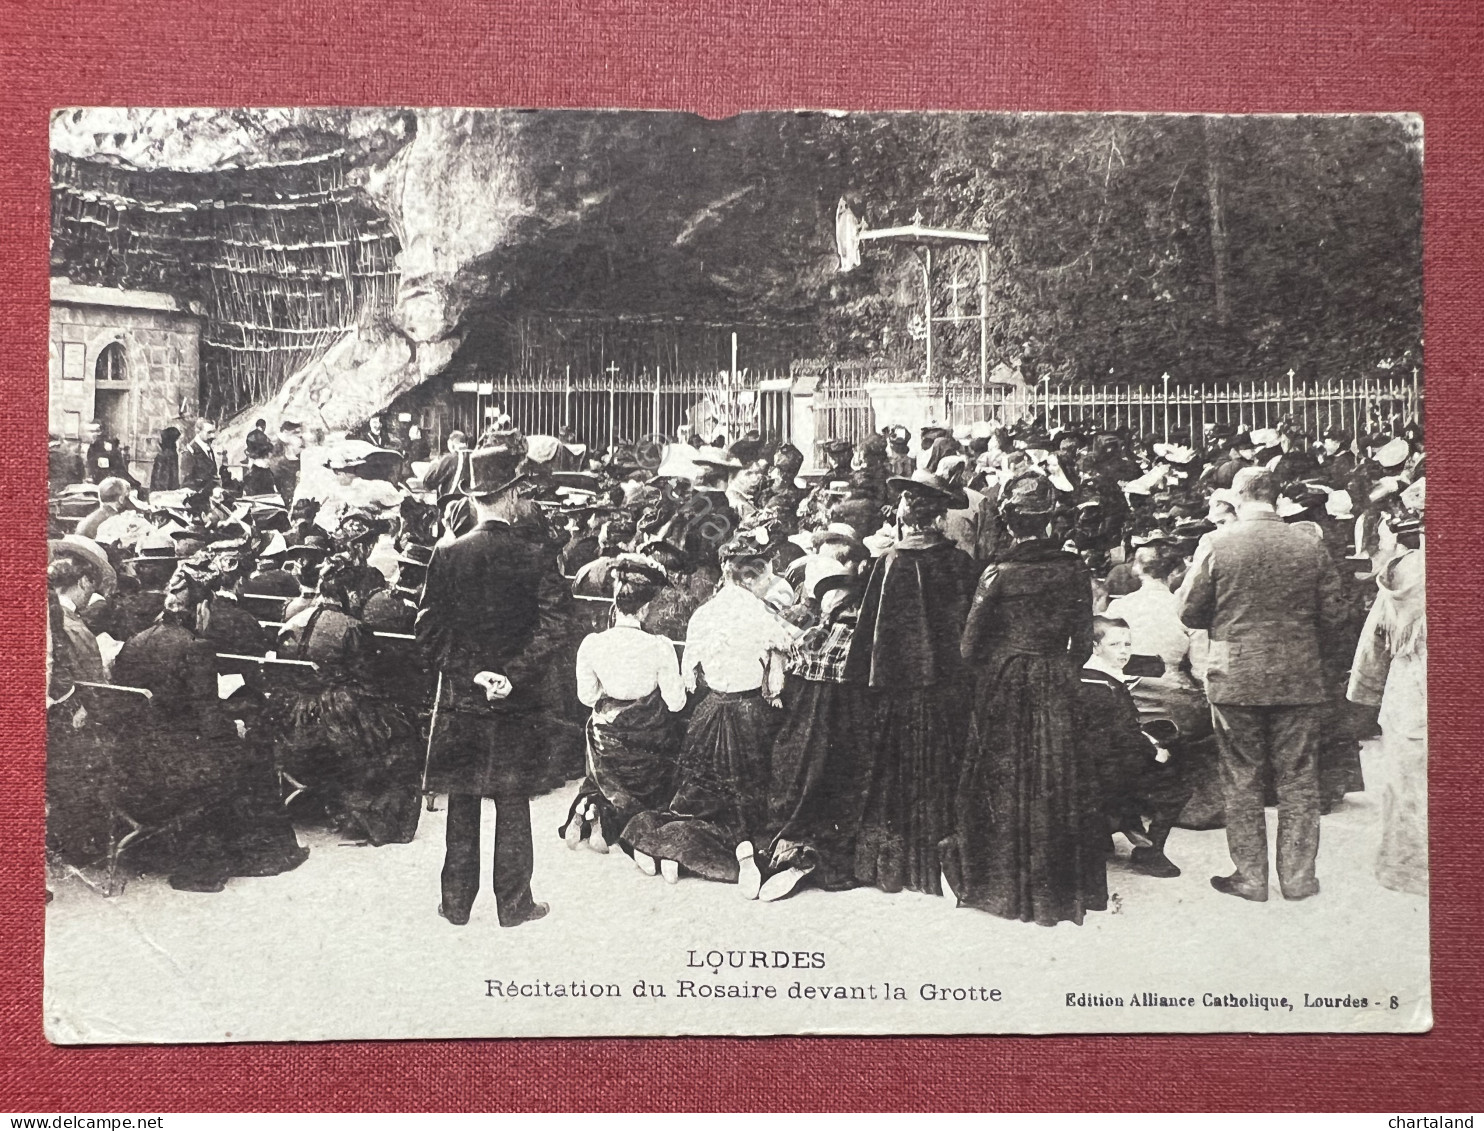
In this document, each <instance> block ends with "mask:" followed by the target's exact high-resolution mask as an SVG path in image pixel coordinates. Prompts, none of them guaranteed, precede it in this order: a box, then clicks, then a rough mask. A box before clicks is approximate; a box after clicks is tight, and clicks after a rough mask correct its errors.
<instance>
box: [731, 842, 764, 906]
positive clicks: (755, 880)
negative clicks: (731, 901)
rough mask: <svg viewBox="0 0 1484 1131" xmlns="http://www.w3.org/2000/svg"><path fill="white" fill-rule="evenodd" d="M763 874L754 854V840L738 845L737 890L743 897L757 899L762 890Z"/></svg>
mask: <svg viewBox="0 0 1484 1131" xmlns="http://www.w3.org/2000/svg"><path fill="white" fill-rule="evenodd" d="M762 886H763V874H762V873H761V872H759V871H758V868H757V861H756V860H754V859H753V856H752V841H750V840H744V841H743V842H742V843H741V844H739V845H737V891H738V893H739V894H740V895H741V896H742V898H743V899H756V898H757V897H758V892H759V891H760V890H762Z"/></svg>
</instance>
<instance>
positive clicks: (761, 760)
mask: <svg viewBox="0 0 1484 1131" xmlns="http://www.w3.org/2000/svg"><path fill="white" fill-rule="evenodd" d="M762 553H763V550H762V549H761V548H760V547H759V544H758V543H757V542H756V541H755V540H754V539H752V538H748V537H739V538H736V539H734V540H733V541H732V542H730V543H728V544H727V545H726V546H724V547H722V550H721V554H720V557H721V561H722V570H723V582H724V583H723V585H722V587H721V589H720V591H719V592H718V593H717V594H716V596H715V597H713V598H711V600H710V601H708V602H707V603H706V604H704V605H702V606H701V607H700V608H699V609H697V610H696V612H695V614H694V615H693V616H692V617H691V620H690V625H689V626H688V628H687V630H686V637H685V663H684V665H683V670H684V672H685V676H686V685H687V687H689V688H691V689H693V690H700V689H701V688H702V687H703V686H704V688H705V698H703V699H702V700H701V701H700V703H699V704H698V705H697V706H696V710H695V714H694V715H693V716H692V718H691V721H690V725H689V726H688V727H687V728H686V732H685V741H684V742H683V744H682V746H681V752H680V767H679V780H678V782H677V784H676V787H675V795H674V797H673V798H672V799H671V800H670V804H669V805H668V807H666V808H664V809H663V810H656V811H650V812H644V813H640V814H639V815H638V816H636V817H635V818H634V819H633V820H632V821H630V822H629V824H628V826H627V827H626V828H625V829H624V832H623V838H622V839H623V842H624V843H625V844H626V845H628V846H629V847H630V848H631V849H632V850H633V853H634V860H635V861H636V862H637V863H638V864H639V866H640V867H641V868H642V869H644V870H645V871H646V872H650V873H651V874H653V870H654V868H655V861H658V862H659V871H660V872H661V873H662V874H663V875H664V877H665V879H666V880H668V881H670V882H671V883H674V882H675V881H676V879H677V878H678V877H679V875H680V869H681V868H682V867H683V868H684V869H686V870H687V871H688V872H692V873H694V874H695V875H698V876H701V877H702V878H704V879H708V880H716V881H718V882H720V883H732V884H738V885H739V886H740V890H741V893H742V895H743V896H744V897H745V898H748V899H756V898H757V895H758V889H759V887H760V885H761V883H762V877H761V873H760V872H759V870H758V866H757V863H756V862H755V861H754V860H753V845H754V844H755V843H756V842H757V839H758V837H760V836H763V835H765V834H766V832H767V827H768V782H769V764H770V760H771V757H772V746H773V738H774V735H775V734H776V732H777V729H778V721H779V717H780V712H779V710H778V707H779V705H780V700H779V695H780V693H781V691H782V688H783V678H784V659H785V653H786V651H787V649H788V647H789V645H790V643H791V641H792V632H791V629H790V627H789V625H788V624H787V622H785V621H784V620H783V619H782V618H781V617H779V616H778V614H777V613H775V612H774V611H773V610H772V609H771V608H770V607H769V606H768V605H767V604H766V603H765V602H764V601H763V600H762V596H763V594H765V593H767V592H768V591H769V589H770V588H771V587H772V585H773V582H774V580H775V579H774V576H773V573H772V570H771V568H770V567H769V565H768V562H767V559H766V558H765V557H763V556H761V555H762ZM703 681H704V683H703Z"/></svg>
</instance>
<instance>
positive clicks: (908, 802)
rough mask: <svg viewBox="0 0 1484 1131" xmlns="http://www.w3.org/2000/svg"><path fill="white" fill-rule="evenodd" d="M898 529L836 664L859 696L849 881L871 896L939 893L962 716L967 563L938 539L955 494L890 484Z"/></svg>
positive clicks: (957, 504) (928, 481)
mask: <svg viewBox="0 0 1484 1131" xmlns="http://www.w3.org/2000/svg"><path fill="white" fill-rule="evenodd" d="M888 483H889V485H890V486H891V487H893V488H897V489H900V490H901V497H900V499H899V500H898V504H897V527H898V533H897V536H896V542H895V544H894V545H893V546H892V547H891V548H890V549H888V550H887V551H886V552H885V553H884V554H882V555H881V557H879V558H877V559H876V563H875V565H874V566H873V568H872V570H871V576H870V579H869V581H868V582H867V584H866V593H865V597H864V599H863V600H862V602H861V611H860V617H859V619H858V622H857V625H856V630H855V633H854V635H853V637H852V639H851V643H850V652H849V655H848V657H847V659H846V662H845V680H846V682H847V683H851V684H858V685H861V686H864V687H865V688H867V689H868V696H867V716H868V717H867V718H866V723H865V726H866V734H867V735H868V736H869V738H867V739H866V740H865V741H864V743H863V754H864V756H865V759H866V765H865V766H864V767H863V772H864V775H865V777H864V788H863V789H862V790H861V792H860V794H859V799H858V801H859V805H860V810H859V816H858V820H857V826H858V832H857V835H856V845H855V875H856V878H857V879H858V880H859V881H860V882H861V883H863V884H874V885H875V886H877V887H879V888H881V889H882V890H883V891H888V892H897V891H901V890H902V889H903V888H906V889H908V890H910V891H920V892H926V893H927V894H929V895H942V894H943V886H942V880H941V871H942V869H941V864H940V861H939V856H938V851H939V849H938V846H939V842H940V841H941V840H942V839H943V837H945V836H947V835H948V833H949V831H950V825H949V800H950V797H951V789H952V785H953V782H954V781H955V780H956V777H957V773H958V765H959V757H960V754H961V752H962V749H963V739H964V730H965V725H966V721H967V720H966V715H967V691H968V685H967V683H966V682H965V678H964V677H965V667H964V664H963V660H962V659H961V657H960V656H959V650H958V646H957V640H958V637H959V634H960V633H961V632H962V631H963V625H964V617H965V616H966V615H967V614H968V609H969V599H970V596H971V595H972V593H973V588H974V560H973V559H972V558H971V557H969V555H968V554H966V553H964V551H963V550H961V549H959V548H958V547H957V546H956V545H954V543H953V542H951V541H950V540H949V539H948V537H947V536H946V535H945V534H944V533H943V530H942V526H943V518H944V516H945V515H946V514H947V513H948V511H949V510H950V509H960V510H961V509H963V508H964V507H966V506H967V505H968V499H967V498H966V497H965V496H964V493H963V491H962V490H960V489H959V488H957V487H953V486H951V485H950V484H948V483H946V482H945V481H944V480H942V479H941V478H940V477H939V476H937V475H935V474H933V473H931V472H927V471H915V472H913V473H912V476H911V477H910V478H905V477H895V476H894V477H892V478H891V479H890V480H888Z"/></svg>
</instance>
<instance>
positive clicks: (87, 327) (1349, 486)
mask: <svg viewBox="0 0 1484 1131" xmlns="http://www.w3.org/2000/svg"><path fill="white" fill-rule="evenodd" d="M1399 109H1405V108H1404V107H1403V108H1399ZM50 145H51V230H50V237H51V245H50V246H51V260H50V266H51V272H50V274H51V279H50V288H51V290H50V312H51V315H50V338H49V344H50V356H49V372H48V408H49V412H48V417H49V429H50V440H49V452H48V480H49V502H48V509H47V519H48V548H49V552H48V564H47V596H48V600H47V626H48V631H47V638H46V639H47V673H46V675H47V680H46V683H47V692H46V694H47V702H46V711H47V716H46V717H47V772H46V807H47V824H46V828H47V832H46V879H47V891H46V901H47V908H46V951H45V987H44V1018H45V1024H46V1033H47V1037H48V1038H49V1039H50V1040H51V1041H52V1042H54V1043H57V1044H64V1045H72V1044H101V1043H110V1044H118V1043H163V1044H179V1043H202V1042H234V1041H304V1040H346V1039H379V1038H384V1039H414V1038H445V1037H503V1036H509V1037H539V1036H665V1035H690V1034H695V1035H738V1036H742V1035H765V1034H801V1035H802V1034H879V1035H893V1034H903V1035H906V1034H924V1033H940V1034H958V1033H962V1034H1039V1033H1159V1032H1182V1033H1206V1032H1252V1033H1406V1032H1424V1031H1427V1030H1428V1029H1430V1028H1431V1026H1432V999H1431V988H1430V974H1429V935H1428V916H1429V897H1428V823H1427V677H1426V672H1427V614H1426V602H1425V590H1426V584H1425V542H1426V537H1425V510H1426V477H1425V473H1426V464H1425V459H1426V447H1425V442H1424V384H1425V382H1424V375H1423V359H1422V344H1423V343H1422V337H1423V330H1422V327H1423V321H1422V308H1423V275H1422V192H1423V123H1422V119H1421V118H1420V117H1418V116H1416V115H1413V114H1408V113H1401V112H1398V113H1390V114H1381V113H1376V114H1333V115H1317V114H1316V115H1191V114H1181V115H1173V114H1171V115H1165V114H1132V113H1130V114H1112V113H1097V114H1093V113H1086V114H1073V113H1007V112H957V111H956V112H919V111H913V112H877V111H872V112H856V111H848V110H799V111H758V112H749V113H744V114H739V115H736V116H734V117H728V118H721V119H710V118H704V117H701V116H698V115H694V114H688V113H680V112H672V111H644V110H621V109H615V110H604V109H592V110H551V109H540V110H533V109H515V108H511V109H457V108H384V107H383V108H313V107H297V108H257V109H213V108H133V107H92V108H88V107H82V108H67V109H60V110H56V111H54V113H53V115H52V119H51V132H50ZM37 364H38V366H39V359H38V362H37ZM39 383H40V378H39V376H38V377H37V387H38V389H39ZM38 440H39V437H38ZM38 616H39V611H38ZM39 898H40V896H39V893H38V899H39Z"/></svg>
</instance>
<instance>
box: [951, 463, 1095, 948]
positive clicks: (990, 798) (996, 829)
mask: <svg viewBox="0 0 1484 1131" xmlns="http://www.w3.org/2000/svg"><path fill="white" fill-rule="evenodd" d="M1055 507H1056V489H1055V487H1053V486H1052V484H1051V482H1050V480H1048V479H1047V478H1046V477H1045V476H1044V475H1043V474H1041V473H1040V472H1039V471H1024V472H1021V473H1019V474H1018V475H1015V476H1014V477H1012V478H1011V479H1010V480H1009V481H1008V482H1006V484H1005V486H1004V489H1003V490H1002V491H1001V493H1000V515H1001V517H1002V518H1003V519H1004V521H1005V524H1006V526H1007V528H1008V529H1009V531H1010V533H1011V534H1012V535H1013V537H1014V539H1015V541H1014V544H1013V545H1012V546H1010V547H1009V549H1008V550H1006V552H1005V553H1004V554H1002V555H1001V557H1000V559H999V561H997V562H995V563H994V564H992V565H991V566H990V567H989V568H988V569H986V570H985V571H984V574H983V576H982V577H980V579H979V584H978V587H977V588H976V589H975V592H974V603H973V607H972V608H971V609H970V610H969V617H968V623H967V624H966V625H965V626H964V632H963V641H962V649H963V657H964V659H965V660H966V661H967V662H968V663H970V664H972V665H973V667H974V676H975V687H974V694H973V704H974V712H973V720H972V725H971V728H970V734H969V740H968V743H967V747H966V751H965V755H964V765H963V772H962V773H961V774H960V775H959V780H958V793H957V797H956V798H955V803H954V822H953V836H952V838H951V839H950V841H948V842H946V843H945V845H944V861H943V869H944V872H945V874H946V875H947V877H948V881H949V883H950V884H951V885H952V887H953V890H954V894H955V895H957V896H958V904H959V906H960V907H977V908H979V909H980V910H982V911H988V912H990V913H991V914H993V915H998V916H1000V917H1001V918H1005V919H1020V920H1022V921H1024V922H1036V923H1042V924H1045V925H1047V926H1051V925H1054V924H1056V923H1058V922H1060V921H1062V920H1063V919H1070V920H1071V921H1072V922H1074V923H1081V922H1082V918H1083V915H1084V913H1085V912H1087V911H1101V910H1103V909H1104V908H1106V907H1107V904H1108V886H1107V876H1106V864H1105V859H1104V855H1105V849H1106V847H1107V827H1106V825H1105V824H1104V821H1103V817H1102V814H1101V810H1100V808H1099V804H1098V782H1097V778H1096V773H1095V767H1094V765H1093V764H1092V761H1091V756H1090V754H1088V753H1085V752H1084V749H1083V748H1082V744H1080V743H1079V742H1078V734H1079V724H1078V720H1077V701H1078V692H1079V690H1080V683H1079V679H1080V677H1079V672H1080V670H1081V668H1082V665H1083V664H1084V663H1086V662H1087V659H1088V657H1089V656H1091V655H1092V642H1093V636H1092V581H1091V578H1090V576H1089V574H1088V571H1087V567H1086V566H1084V565H1083V564H1082V560H1081V559H1080V558H1079V557H1078V556H1077V555H1076V554H1073V553H1070V552H1068V551H1065V550H1062V549H1060V548H1059V547H1057V546H1056V545H1055V544H1054V543H1053V542H1051V541H1050V540H1049V537H1048V535H1049V531H1050V521H1051V516H1052V512H1053V510H1054V509H1055Z"/></svg>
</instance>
